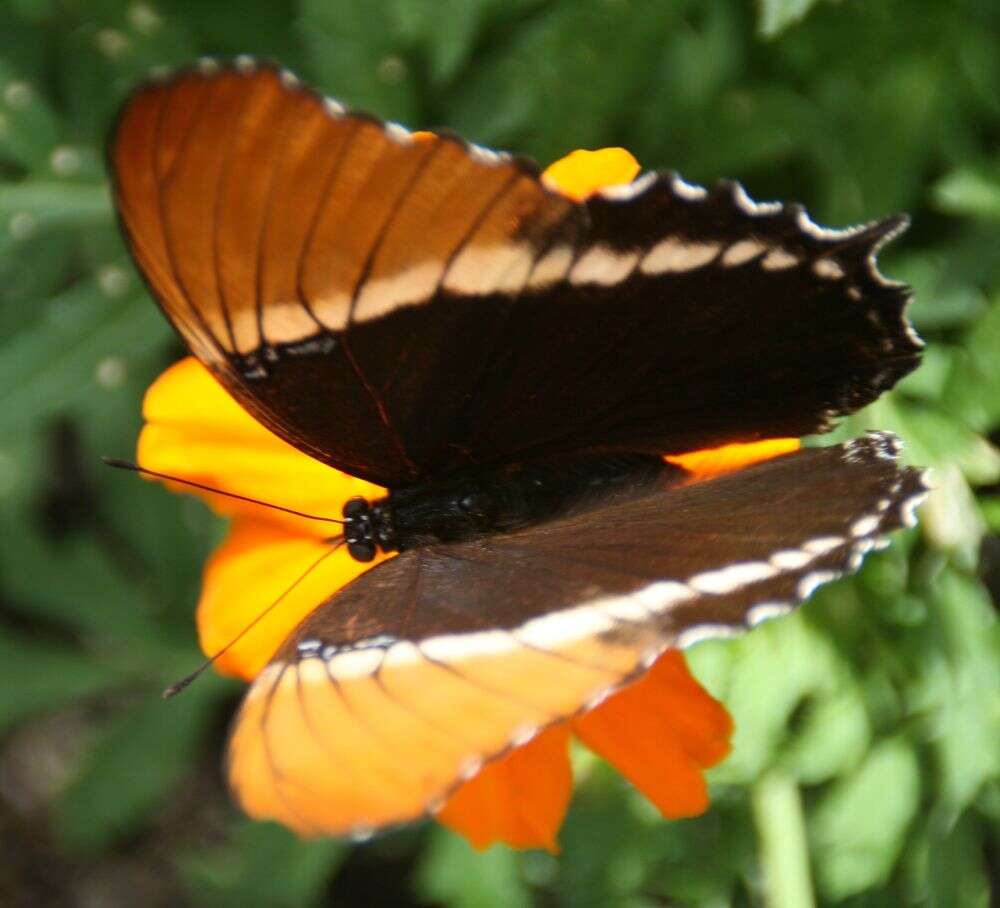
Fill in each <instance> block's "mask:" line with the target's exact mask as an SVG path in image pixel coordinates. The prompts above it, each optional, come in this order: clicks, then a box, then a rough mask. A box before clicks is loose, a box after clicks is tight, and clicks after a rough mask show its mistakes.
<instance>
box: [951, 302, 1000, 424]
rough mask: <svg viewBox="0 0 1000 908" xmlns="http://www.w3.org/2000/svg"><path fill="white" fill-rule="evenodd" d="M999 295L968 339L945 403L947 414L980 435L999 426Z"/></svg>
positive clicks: (953, 374)
mask: <svg viewBox="0 0 1000 908" xmlns="http://www.w3.org/2000/svg"><path fill="white" fill-rule="evenodd" d="M998 351H1000V295H998V296H996V297H995V298H994V300H993V302H992V303H991V304H990V308H989V310H988V311H987V312H986V313H985V314H984V315H983V317H982V318H980V319H978V320H977V321H976V322H975V323H974V324H973V325H972V327H971V329H970V330H969V332H968V334H967V335H966V337H965V343H964V344H963V350H962V352H961V353H960V355H959V356H958V358H957V360H956V364H955V369H954V371H953V372H952V375H951V379H950V381H949V382H948V384H947V385H946V386H945V391H944V399H943V401H942V403H943V405H944V407H945V408H946V409H947V411H948V412H949V413H951V414H953V415H955V416H957V417H958V418H960V419H962V420H963V421H964V422H965V423H966V424H967V425H969V426H971V427H972V428H974V429H976V430H978V431H980V432H989V431H991V430H992V429H993V428H995V427H996V426H997V425H998V424H1000V356H998V355H997V353H998Z"/></svg>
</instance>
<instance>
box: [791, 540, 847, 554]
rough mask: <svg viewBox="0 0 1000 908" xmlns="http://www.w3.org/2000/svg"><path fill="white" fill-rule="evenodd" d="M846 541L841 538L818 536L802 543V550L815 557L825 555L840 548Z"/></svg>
mask: <svg viewBox="0 0 1000 908" xmlns="http://www.w3.org/2000/svg"><path fill="white" fill-rule="evenodd" d="M845 541H846V540H845V539H844V538H843V537H841V536H817V537H815V538H814V539H807V540H806V541H805V542H803V543H802V548H803V549H805V551H807V552H812V554H813V555H825V554H827V552H832V551H833V550H834V549H838V548H840V547H841V546H842V545H843V544H844V542H845Z"/></svg>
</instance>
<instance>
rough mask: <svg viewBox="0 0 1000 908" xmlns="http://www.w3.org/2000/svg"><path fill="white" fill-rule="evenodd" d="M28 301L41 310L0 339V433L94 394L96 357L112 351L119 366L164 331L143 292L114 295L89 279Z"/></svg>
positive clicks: (13, 431) (157, 341)
mask: <svg viewBox="0 0 1000 908" xmlns="http://www.w3.org/2000/svg"><path fill="white" fill-rule="evenodd" d="M35 305H43V306H44V309H45V314H46V317H45V318H43V319H41V320H40V321H39V322H38V323H37V324H36V325H35V326H34V327H32V328H31V329H30V330H27V331H22V332H21V333H19V334H18V335H16V336H15V337H13V338H12V339H9V340H6V341H4V340H0V437H4V436H7V435H9V434H13V435H16V434H17V433H19V432H21V431H23V429H24V427H25V426H27V425H31V424H32V423H38V422H40V421H42V420H45V419H46V418H48V417H50V416H51V415H53V414H55V413H59V412H65V411H66V410H67V409H69V408H70V407H71V406H73V405H76V404H81V403H86V402H87V401H88V399H89V400H91V401H93V400H94V398H95V397H97V398H100V396H101V395H102V393H103V391H102V387H101V384H100V382H99V378H100V376H99V372H98V367H99V365H100V364H101V362H103V361H104V360H105V359H107V358H108V357H118V358H120V359H121V360H123V361H124V363H125V364H126V365H127V364H128V363H129V362H130V361H132V360H133V358H137V357H141V356H144V355H145V354H147V353H148V352H149V351H150V350H151V349H154V348H155V347H157V346H158V345H160V344H162V343H163V341H164V339H165V338H166V337H167V333H168V328H167V326H166V325H165V323H164V321H163V318H162V316H161V315H160V314H159V313H158V312H157V311H156V307H155V306H153V305H151V304H150V302H149V300H148V298H147V297H146V296H145V294H141V295H136V294H134V293H133V294H131V295H129V296H127V297H125V298H124V299H121V298H118V297H113V296H108V295H107V294H106V293H103V292H102V291H101V290H100V288H99V287H98V286H96V283H94V284H92V283H86V284H80V285H78V286H77V287H74V288H73V289H72V290H69V291H67V292H66V293H64V294H62V295H61V296H60V297H57V298H56V299H53V300H49V301H45V302H44V303H41V304H35Z"/></svg>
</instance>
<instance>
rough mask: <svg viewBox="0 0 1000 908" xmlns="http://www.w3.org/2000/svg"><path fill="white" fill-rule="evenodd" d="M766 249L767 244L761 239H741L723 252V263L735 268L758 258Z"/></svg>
mask: <svg viewBox="0 0 1000 908" xmlns="http://www.w3.org/2000/svg"><path fill="white" fill-rule="evenodd" d="M766 249H767V246H765V245H764V244H763V243H761V242H760V241H759V240H740V241H739V242H737V243H733V245H732V246H730V247H729V248H728V249H727V250H726V251H725V252H723V253H722V264H723V265H725V266H726V267H727V268H734V267H735V266H736V265H742V264H743V263H744V262H749V261H750V259H752V258H756V257H757V256H758V255H760V254H761V253H762V252H764V251H765V250H766Z"/></svg>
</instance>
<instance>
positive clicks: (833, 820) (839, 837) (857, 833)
mask: <svg viewBox="0 0 1000 908" xmlns="http://www.w3.org/2000/svg"><path fill="white" fill-rule="evenodd" d="M920 788H921V785H920V767H919V763H918V761H917V758H916V755H915V754H914V752H913V749H912V747H910V745H909V744H908V743H906V742H905V741H904V740H902V739H899V738H892V739H888V740H885V741H882V742H881V743H880V744H878V745H877V746H876V747H875V748H873V749H872V751H871V753H870V754H869V755H868V757H867V758H866V759H865V762H864V763H863V764H862V766H861V767H860V768H859V769H858V771H857V772H856V773H854V774H853V775H851V776H848V777H846V778H844V779H842V780H841V781H839V782H837V783H836V784H835V785H834V786H833V787H832V788H830V789H829V790H828V791H827V792H826V793H824V794H823V795H822V796H821V798H820V799H819V801H818V802H817V804H816V806H815V808H814V809H813V810H812V811H810V814H809V834H810V839H811V842H812V846H813V850H814V853H815V855H816V868H817V883H818V885H819V888H820V890H821V891H822V892H823V893H824V894H825V896H826V897H827V898H829V899H831V900H839V899H843V898H846V897H848V896H851V895H855V894H856V893H859V892H862V891H864V890H865V889H867V888H869V887H871V886H877V885H880V884H881V883H883V882H885V881H886V880H887V879H888V877H889V874H890V873H891V872H892V867H893V864H894V863H895V862H896V859H897V857H898V856H899V853H900V850H901V849H902V847H903V842H904V839H905V836H906V833H907V830H908V828H909V826H910V823H911V822H912V821H913V818H914V817H915V816H916V814H917V810H918V809H919V806H920Z"/></svg>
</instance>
